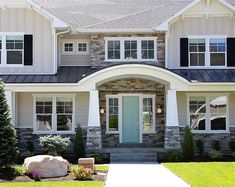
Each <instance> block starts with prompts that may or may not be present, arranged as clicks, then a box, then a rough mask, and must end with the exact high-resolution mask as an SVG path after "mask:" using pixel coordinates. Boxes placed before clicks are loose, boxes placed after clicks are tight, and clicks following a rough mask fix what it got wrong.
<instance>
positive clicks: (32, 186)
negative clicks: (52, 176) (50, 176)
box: [0, 181, 104, 187]
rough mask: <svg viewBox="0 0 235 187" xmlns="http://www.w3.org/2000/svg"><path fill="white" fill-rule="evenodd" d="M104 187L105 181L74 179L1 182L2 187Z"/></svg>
mask: <svg viewBox="0 0 235 187" xmlns="http://www.w3.org/2000/svg"><path fill="white" fill-rule="evenodd" d="M78 186H79V187H103V186H104V183H103V182H98V181H84V182H81V181H74V182H21V183H20V182H8V183H0V187H78Z"/></svg>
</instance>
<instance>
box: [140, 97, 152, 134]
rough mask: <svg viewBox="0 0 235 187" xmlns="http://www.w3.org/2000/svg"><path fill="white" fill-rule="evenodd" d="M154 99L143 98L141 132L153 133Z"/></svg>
mask: <svg viewBox="0 0 235 187" xmlns="http://www.w3.org/2000/svg"><path fill="white" fill-rule="evenodd" d="M154 98H155V97H153V96H152V97H147V96H144V97H143V132H144V133H151V132H155V126H154V124H155V113H154V111H155V104H154V102H155V99H154Z"/></svg>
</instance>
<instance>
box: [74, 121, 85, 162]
mask: <svg viewBox="0 0 235 187" xmlns="http://www.w3.org/2000/svg"><path fill="white" fill-rule="evenodd" d="M73 149H74V156H75V158H76V159H78V158H84V157H85V144H84V140H83V135H82V128H81V127H80V126H79V125H78V127H77V130H76V137H75V140H74V145H73Z"/></svg>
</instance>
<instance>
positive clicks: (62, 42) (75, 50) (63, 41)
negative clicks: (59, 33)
mask: <svg viewBox="0 0 235 187" xmlns="http://www.w3.org/2000/svg"><path fill="white" fill-rule="evenodd" d="M66 43H73V51H65V47H64V45H65V44H66ZM79 43H85V44H86V51H84V52H80V51H78V44H79ZM60 45H62V50H60V54H59V55H60V56H61V55H89V54H90V40H89V39H62V38H61V39H60Z"/></svg>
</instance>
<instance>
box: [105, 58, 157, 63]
mask: <svg viewBox="0 0 235 187" xmlns="http://www.w3.org/2000/svg"><path fill="white" fill-rule="evenodd" d="M104 62H106V63H109V62H110V63H111V62H157V59H130V60H126V59H115V60H114V59H110V60H109V59H105V60H104Z"/></svg>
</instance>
